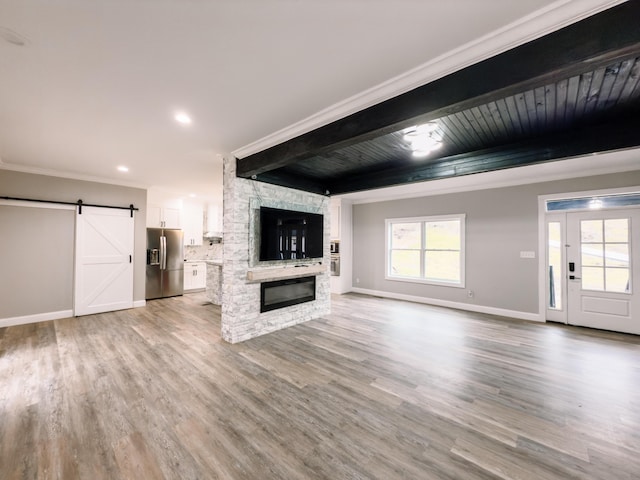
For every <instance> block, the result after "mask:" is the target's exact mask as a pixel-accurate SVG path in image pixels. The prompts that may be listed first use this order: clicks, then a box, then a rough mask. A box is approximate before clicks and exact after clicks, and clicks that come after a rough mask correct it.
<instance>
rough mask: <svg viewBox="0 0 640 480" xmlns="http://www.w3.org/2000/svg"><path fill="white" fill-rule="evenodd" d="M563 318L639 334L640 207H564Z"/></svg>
mask: <svg viewBox="0 0 640 480" xmlns="http://www.w3.org/2000/svg"><path fill="white" fill-rule="evenodd" d="M566 228H567V233H566V235H567V237H566V238H567V251H566V260H565V261H566V265H565V272H564V273H565V275H566V279H567V323H569V324H571V325H579V326H585V327H591V328H599V329H603V330H614V331H618V332H627V333H634V334H638V335H640V209H638V208H627V209H620V210H606V211H605V210H603V211H598V210H594V211H583V212H575V213H567V217H566Z"/></svg>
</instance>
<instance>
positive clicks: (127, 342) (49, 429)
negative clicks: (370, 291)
mask: <svg viewBox="0 0 640 480" xmlns="http://www.w3.org/2000/svg"><path fill="white" fill-rule="evenodd" d="M219 332H220V307H217V306H214V305H211V304H210V303H208V302H207V300H206V297H205V295H204V294H203V293H202V294H190V295H185V296H183V297H176V298H168V299H161V300H154V301H150V302H148V304H147V306H146V307H144V308H139V309H133V310H126V311H120V312H114V313H108V314H101V315H92V316H87V317H81V318H69V319H64V320H57V321H52V322H43V323H40V324H33V325H24V326H16V327H9V328H4V329H0V478H2V479H3V480H13V479H45V478H46V479H64V480H70V479H91V480H100V479H109V480H117V479H136V480H142V479H145V480H147V479H225V480H226V479H232V480H234V479H287V480H288V479H332V480H334V479H404V478H406V479H474V480H475V479H480V480H483V479H487V480H488V479H498V478H499V479H535V480H553V479H574V478H575V479H606V480H613V479H615V480H624V479H629V480H631V479H638V478H640V338H639V337H634V336H629V335H622V334H613V333H605V332H598V331H593V330H586V329H579V328H571V327H565V326H561V325H553V324H547V325H540V324H534V323H527V322H520V321H514V320H508V319H503V318H496V317H491V316H487V315H480V314H471V313H465V312H459V311H453V310H447V309H444V308H438V307H430V306H425V305H418V304H412V303H407V302H401V301H393V300H385V299H380V298H375V297H367V296H361V295H344V296H334V298H333V312H332V314H331V315H330V316H328V317H327V318H324V319H319V320H314V321H311V322H307V323H304V324H301V325H298V326H295V327H292V328H289V329H286V330H282V331H279V332H276V333H273V334H270V335H267V336H264V337H260V338H257V339H254V340H251V341H248V342H245V343H242V344H237V345H230V344H227V343H225V342H223V341H222V340H221V339H220V334H219Z"/></svg>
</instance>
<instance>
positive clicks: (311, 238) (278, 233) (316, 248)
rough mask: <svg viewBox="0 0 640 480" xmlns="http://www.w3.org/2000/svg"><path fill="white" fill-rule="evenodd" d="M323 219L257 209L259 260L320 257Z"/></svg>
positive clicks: (315, 214)
mask: <svg viewBox="0 0 640 480" xmlns="http://www.w3.org/2000/svg"><path fill="white" fill-rule="evenodd" d="M323 236H324V217H323V216H322V215H320V214H318V213H308V212H296V211H293V210H281V209H279V208H269V207H260V261H267V260H296V259H304V258H321V257H322V256H323V255H324V252H323V244H322V241H323Z"/></svg>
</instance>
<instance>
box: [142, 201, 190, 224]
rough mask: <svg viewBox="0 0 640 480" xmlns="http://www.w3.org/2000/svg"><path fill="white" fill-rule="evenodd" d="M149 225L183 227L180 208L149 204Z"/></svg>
mask: <svg viewBox="0 0 640 480" xmlns="http://www.w3.org/2000/svg"><path fill="white" fill-rule="evenodd" d="M147 227H149V228H181V227H182V222H180V208H175V207H165V206H161V205H147Z"/></svg>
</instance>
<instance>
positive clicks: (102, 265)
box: [74, 207, 134, 315]
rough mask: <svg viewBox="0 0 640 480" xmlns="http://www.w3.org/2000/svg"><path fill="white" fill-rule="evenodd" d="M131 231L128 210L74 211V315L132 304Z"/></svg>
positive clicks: (132, 220)
mask: <svg viewBox="0 0 640 480" xmlns="http://www.w3.org/2000/svg"><path fill="white" fill-rule="evenodd" d="M133 233H134V219H133V217H132V216H131V211H130V210H118V209H112V208H97V207H82V213H81V214H80V213H76V269H75V295H74V314H75V315H88V314H92V313H100V312H110V311H113V310H121V309H124V308H132V307H133Z"/></svg>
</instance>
